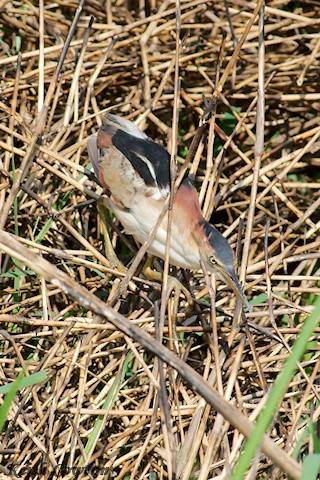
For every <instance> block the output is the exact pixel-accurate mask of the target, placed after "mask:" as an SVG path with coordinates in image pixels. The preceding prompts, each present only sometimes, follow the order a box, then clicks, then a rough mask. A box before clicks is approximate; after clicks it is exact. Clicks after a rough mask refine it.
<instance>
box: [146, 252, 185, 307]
mask: <svg viewBox="0 0 320 480" xmlns="http://www.w3.org/2000/svg"><path fill="white" fill-rule="evenodd" d="M153 258H154V257H148V259H147V261H146V263H145V265H144V267H143V271H142V272H143V274H144V276H145V277H147V278H148V279H149V280H156V281H157V282H162V280H163V273H161V272H158V271H156V270H154V269H153V268H152V265H153ZM172 292H174V300H173V312H175V313H176V312H177V311H178V306H179V298H180V294H181V292H183V293H184V295H185V297H186V299H187V302H188V303H189V305H191V303H192V297H191V294H190V292H189V290H187V289H186V288H185V287H184V286H183V285H182V283H181V282H179V280H178V279H177V278H175V277H172V276H171V275H168V288H167V295H166V302H168V300H169V297H170V295H171V293H172Z"/></svg>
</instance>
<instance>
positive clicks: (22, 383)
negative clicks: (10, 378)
mask: <svg viewBox="0 0 320 480" xmlns="http://www.w3.org/2000/svg"><path fill="white" fill-rule="evenodd" d="M47 376H48V372H47V370H40V371H39V372H35V373H32V374H31V375H29V376H28V377H23V378H21V379H19V385H18V389H17V390H16V392H17V391H18V390H22V389H23V388H26V387H31V385H35V384H36V383H41V382H44V381H45V380H46V379H47ZM17 381H18V379H17V380H16V381H15V382H11V383H7V385H1V387H0V394H2V395H5V394H6V393H8V392H10V391H11V389H12V387H13V385H14V383H16V382H17Z"/></svg>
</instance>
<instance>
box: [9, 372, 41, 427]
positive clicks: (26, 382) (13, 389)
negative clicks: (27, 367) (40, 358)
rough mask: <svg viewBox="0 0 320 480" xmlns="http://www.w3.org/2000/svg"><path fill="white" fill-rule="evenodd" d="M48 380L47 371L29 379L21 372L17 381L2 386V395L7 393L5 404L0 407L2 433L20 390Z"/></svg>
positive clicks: (34, 374) (37, 373) (33, 374)
mask: <svg viewBox="0 0 320 480" xmlns="http://www.w3.org/2000/svg"><path fill="white" fill-rule="evenodd" d="M46 378H47V371H46V370H40V372H36V373H32V374H31V375H29V377H24V376H23V372H21V373H20V375H19V376H18V378H17V380H15V381H14V382H12V383H9V384H8V385H2V386H1V387H0V393H6V396H5V398H4V402H3V404H2V405H1V407H0V432H1V431H2V429H3V427H4V424H5V422H6V419H7V416H8V412H9V409H10V407H11V404H12V402H13V399H14V396H15V394H16V393H17V392H18V390H21V389H22V388H25V387H30V386H31V385H34V384H36V383H40V382H43V381H45V380H46Z"/></svg>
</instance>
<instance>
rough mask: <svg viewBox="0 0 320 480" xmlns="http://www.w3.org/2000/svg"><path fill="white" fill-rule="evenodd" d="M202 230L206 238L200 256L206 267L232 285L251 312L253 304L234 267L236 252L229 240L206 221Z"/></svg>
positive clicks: (202, 225) (202, 224) (201, 226)
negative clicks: (250, 302)
mask: <svg viewBox="0 0 320 480" xmlns="http://www.w3.org/2000/svg"><path fill="white" fill-rule="evenodd" d="M200 231H201V236H202V238H203V239H204V242H201V244H202V248H201V249H200V256H201V260H202V261H203V262H204V264H205V266H206V268H207V269H208V270H209V271H211V272H213V273H214V274H215V275H216V276H217V277H218V278H220V279H221V280H223V281H224V282H225V283H226V284H227V285H228V286H229V287H231V288H232V290H233V291H234V293H235V294H236V296H237V297H238V298H239V299H240V300H241V302H242V304H243V305H244V306H245V307H247V308H248V310H249V311H250V312H251V311H252V306H251V305H250V304H249V302H248V300H247V297H246V296H245V294H244V291H243V289H242V287H241V285H240V283H239V280H238V278H237V275H236V272H235V269H234V254H233V250H232V248H231V247H230V245H229V242H228V240H227V239H226V238H225V237H223V236H222V235H221V233H220V232H218V230H217V229H216V228H215V227H213V226H212V225H210V223H208V222H206V221H203V222H202V223H201V225H200Z"/></svg>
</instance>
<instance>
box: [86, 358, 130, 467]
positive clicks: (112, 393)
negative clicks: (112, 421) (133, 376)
mask: <svg viewBox="0 0 320 480" xmlns="http://www.w3.org/2000/svg"><path fill="white" fill-rule="evenodd" d="M131 358H132V353H131V352H130V353H128V354H127V356H126V358H125V360H124V362H123V365H122V368H121V372H120V375H117V377H115V379H114V380H113V382H112V385H111V388H110V390H109V391H108V395H107V397H106V399H105V401H104V403H103V406H102V408H103V409H106V410H110V409H111V408H112V406H113V405H114V403H115V401H116V400H117V398H118V394H119V390H120V387H121V385H122V383H123V381H124V378H125V375H126V373H127V371H128V366H129V362H130V361H131ZM107 418H108V415H107V414H106V415H99V416H98V418H97V420H96V422H95V425H94V427H93V430H92V433H91V435H90V437H89V439H88V441H87V444H86V446H85V449H84V451H85V454H86V456H87V457H90V455H91V454H92V452H93V450H94V448H95V446H96V444H97V441H98V440H99V437H100V434H101V431H102V429H103V428H104V426H105V423H106V421H107ZM83 460H84V459H83V458H82V459H81V461H80V463H83Z"/></svg>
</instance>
